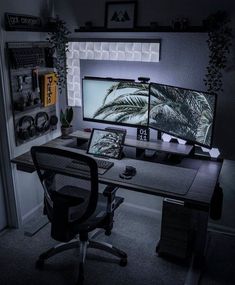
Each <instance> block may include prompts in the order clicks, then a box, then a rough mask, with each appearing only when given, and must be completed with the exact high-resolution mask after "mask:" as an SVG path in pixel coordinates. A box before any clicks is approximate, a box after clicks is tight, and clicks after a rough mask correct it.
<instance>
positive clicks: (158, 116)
mask: <svg viewBox="0 0 235 285" xmlns="http://www.w3.org/2000/svg"><path fill="white" fill-rule="evenodd" d="M215 100H216V98H215V96H214V95H212V94H209V93H204V92H197V91H192V90H188V89H183V88H178V87H172V86H167V85H161V84H151V85H150V109H149V123H150V126H152V127H155V128H157V129H159V130H162V131H165V132H166V133H170V134H172V135H175V136H178V137H181V138H184V139H185V140H188V141H192V142H197V143H199V144H202V145H205V146H210V145H211V140H212V128H213V120H214V111H215Z"/></svg>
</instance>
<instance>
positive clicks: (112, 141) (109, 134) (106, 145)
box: [87, 129, 126, 158]
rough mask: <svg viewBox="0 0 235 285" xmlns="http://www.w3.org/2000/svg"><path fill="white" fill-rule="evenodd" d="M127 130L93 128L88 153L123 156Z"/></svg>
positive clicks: (112, 156) (114, 156) (111, 156)
mask: <svg viewBox="0 0 235 285" xmlns="http://www.w3.org/2000/svg"><path fill="white" fill-rule="evenodd" d="M125 135H126V133H125V132H120V131H115V130H101V129H92V133H91V136H90V140H89V145H88V149H87V153H88V154H93V155H95V156H101V157H102V156H104V157H110V158H121V154H122V146H123V143H124V140H125Z"/></svg>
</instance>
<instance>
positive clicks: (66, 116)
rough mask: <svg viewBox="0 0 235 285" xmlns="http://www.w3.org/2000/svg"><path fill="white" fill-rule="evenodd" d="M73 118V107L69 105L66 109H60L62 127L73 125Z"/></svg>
mask: <svg viewBox="0 0 235 285" xmlns="http://www.w3.org/2000/svg"><path fill="white" fill-rule="evenodd" d="M72 120H73V108H72V107H68V108H66V109H65V111H63V110H60V123H61V127H62V128H69V127H71V122H72Z"/></svg>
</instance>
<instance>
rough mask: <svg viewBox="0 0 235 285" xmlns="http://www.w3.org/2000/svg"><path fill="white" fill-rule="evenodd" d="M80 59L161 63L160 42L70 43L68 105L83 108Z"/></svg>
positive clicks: (68, 54) (68, 56)
mask: <svg viewBox="0 0 235 285" xmlns="http://www.w3.org/2000/svg"><path fill="white" fill-rule="evenodd" d="M80 59H86V60H115V61H139V62H159V60H160V42H159V41H156V40H155V41H152V42H151V41H150V40H149V41H143V40H142V42H141V40H138V41H137V40H135V41H133V40H132V41H123V42H121V41H118V42H113V41H81V42H77V41H76V42H69V51H68V52H67V66H68V75H67V92H68V105H69V106H81V76H80Z"/></svg>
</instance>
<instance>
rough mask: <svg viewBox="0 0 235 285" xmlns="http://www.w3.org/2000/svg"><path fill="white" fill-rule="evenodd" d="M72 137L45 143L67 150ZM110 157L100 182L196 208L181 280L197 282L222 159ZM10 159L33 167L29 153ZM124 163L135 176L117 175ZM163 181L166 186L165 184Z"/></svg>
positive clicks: (21, 167) (20, 166)
mask: <svg viewBox="0 0 235 285" xmlns="http://www.w3.org/2000/svg"><path fill="white" fill-rule="evenodd" d="M72 141H73V139H72V138H71V140H63V139H60V138H57V139H55V140H53V141H50V142H48V143H46V144H45V145H46V146H50V147H58V148H62V149H69V150H71V148H70V147H68V146H67V145H68V144H70V143H71V142H72ZM72 150H73V151H75V152H78V153H85V150H82V149H78V148H73V149H72ZM111 160H112V159H111ZM112 161H113V162H114V166H113V167H112V168H111V169H110V170H108V171H107V172H106V173H105V174H103V175H99V182H100V183H103V184H108V185H113V186H118V187H122V188H124V189H127V190H131V191H138V192H143V193H148V194H151V195H156V196H162V197H167V198H172V199H177V200H180V201H182V202H183V203H184V206H185V207H188V208H190V209H194V210H197V212H198V226H199V227H198V229H197V235H196V240H195V248H194V259H193V262H192V266H191V270H190V272H189V274H188V276H187V278H186V283H185V284H197V281H198V279H199V276H200V275H199V274H200V272H199V267H198V260H200V261H201V258H202V257H203V254H204V249H205V244H206V232H207V223H208V215H209V208H210V202H211V198H212V195H213V192H214V189H215V187H216V184H217V182H218V177H219V173H220V170H221V167H222V163H221V162H218V161H210V160H203V159H194V158H187V157H185V158H183V159H182V161H181V162H180V163H179V164H177V165H163V164H158V163H153V162H149V161H141V160H137V159H131V158H123V159H121V160H112ZM12 162H14V163H16V164H17V168H18V169H19V170H23V171H28V172H30V171H31V172H32V171H34V166H33V163H32V160H31V158H30V154H29V153H26V154H24V155H21V156H19V157H16V158H15V159H13V160H12ZM126 165H132V166H135V167H136V171H137V174H136V177H134V178H132V179H131V180H123V179H122V178H120V177H119V173H120V172H121V171H123V170H124V168H125V166H126ZM159 171H160V172H161V173H165V178H164V179H165V180H164V179H163V180H164V181H163V180H162V181H160V177H158V175H159ZM174 173H175V174H176V173H178V175H174ZM187 173H188V174H189V175H190V176H191V178H190V179H189V180H187V177H186V176H185V175H187ZM166 174H169V175H166ZM182 177H183V179H182ZM184 177H185V179H184ZM157 178H158V179H157ZM161 178H162V177H161ZM155 179H156V183H155ZM184 180H187V181H186V186H184V187H187V191H186V192H183V193H182V192H181V191H177V185H181V184H182V183H183V182H184ZM166 185H167V187H165V186H166ZM163 186H164V187H165V188H164V190H162V189H163ZM195 265H197V266H195Z"/></svg>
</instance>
